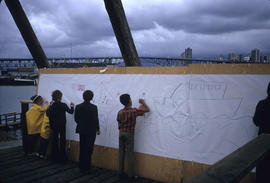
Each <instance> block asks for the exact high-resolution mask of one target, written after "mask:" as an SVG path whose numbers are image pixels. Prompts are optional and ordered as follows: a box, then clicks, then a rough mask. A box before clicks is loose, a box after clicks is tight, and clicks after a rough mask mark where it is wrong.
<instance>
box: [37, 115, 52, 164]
mask: <svg viewBox="0 0 270 183" xmlns="http://www.w3.org/2000/svg"><path fill="white" fill-rule="evenodd" d="M50 133H51V129H50V123H49V118H48V116H47V114H46V113H44V115H43V123H42V125H41V130H40V146H39V157H40V158H42V159H46V152H47V147H48V143H49V137H50Z"/></svg>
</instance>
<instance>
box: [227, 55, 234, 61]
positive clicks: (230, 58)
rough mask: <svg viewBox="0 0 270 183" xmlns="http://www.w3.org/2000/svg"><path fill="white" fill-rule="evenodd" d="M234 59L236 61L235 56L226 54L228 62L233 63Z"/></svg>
mask: <svg viewBox="0 0 270 183" xmlns="http://www.w3.org/2000/svg"><path fill="white" fill-rule="evenodd" d="M235 59H236V56H235V54H234V53H229V54H228V60H229V61H235Z"/></svg>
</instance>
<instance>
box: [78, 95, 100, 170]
mask: <svg viewBox="0 0 270 183" xmlns="http://www.w3.org/2000/svg"><path fill="white" fill-rule="evenodd" d="M93 96H94V94H93V92H92V91H90V90H86V91H85V92H84V93H83V99H84V102H83V103H81V104H79V105H77V106H76V108H75V116H74V118H75V122H76V123H77V127H76V133H79V134H80V157H79V168H80V171H81V172H85V171H88V170H90V169H91V155H92V153H93V149H94V143H95V139H96V134H98V135H99V134H100V130H99V120H98V109H97V106H96V105H94V104H91V103H90V101H91V100H92V99H93Z"/></svg>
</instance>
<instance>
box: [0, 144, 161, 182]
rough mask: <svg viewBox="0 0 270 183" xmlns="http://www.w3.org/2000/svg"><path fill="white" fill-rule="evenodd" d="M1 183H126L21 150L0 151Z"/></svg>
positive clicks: (98, 170)
mask: <svg viewBox="0 0 270 183" xmlns="http://www.w3.org/2000/svg"><path fill="white" fill-rule="evenodd" d="M0 182H1V183H12V182H20V183H24V182H40V183H42V182H44V183H47V182H54V183H56V182H58V183H60V182H65V183H66V182H69V183H80V182H88V183H96V182H102V183H112V182H114V183H117V182H128V181H127V180H120V179H119V178H118V175H117V172H116V171H112V170H106V169H101V168H97V167H93V168H92V170H91V173H84V174H83V173H80V171H79V169H78V167H77V164H76V163H73V162H69V163H67V164H64V165H62V164H56V163H53V162H51V161H50V160H43V159H40V158H38V157H28V156H25V155H24V153H23V149H22V147H13V148H9V149H2V150H0ZM134 182H136V183H157V182H156V181H153V180H149V179H144V178H138V179H136V180H135V181H134Z"/></svg>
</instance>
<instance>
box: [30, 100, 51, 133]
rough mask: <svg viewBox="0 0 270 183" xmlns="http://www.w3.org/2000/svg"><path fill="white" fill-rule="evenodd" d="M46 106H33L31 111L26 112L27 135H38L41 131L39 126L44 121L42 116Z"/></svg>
mask: <svg viewBox="0 0 270 183" xmlns="http://www.w3.org/2000/svg"><path fill="white" fill-rule="evenodd" d="M47 108H48V106H46V107H42V106H40V105H37V104H33V105H32V107H31V109H29V110H28V111H27V112H26V123H27V132H28V135H32V134H38V133H40V131H41V125H42V123H43V120H44V114H46V110H47Z"/></svg>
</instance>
